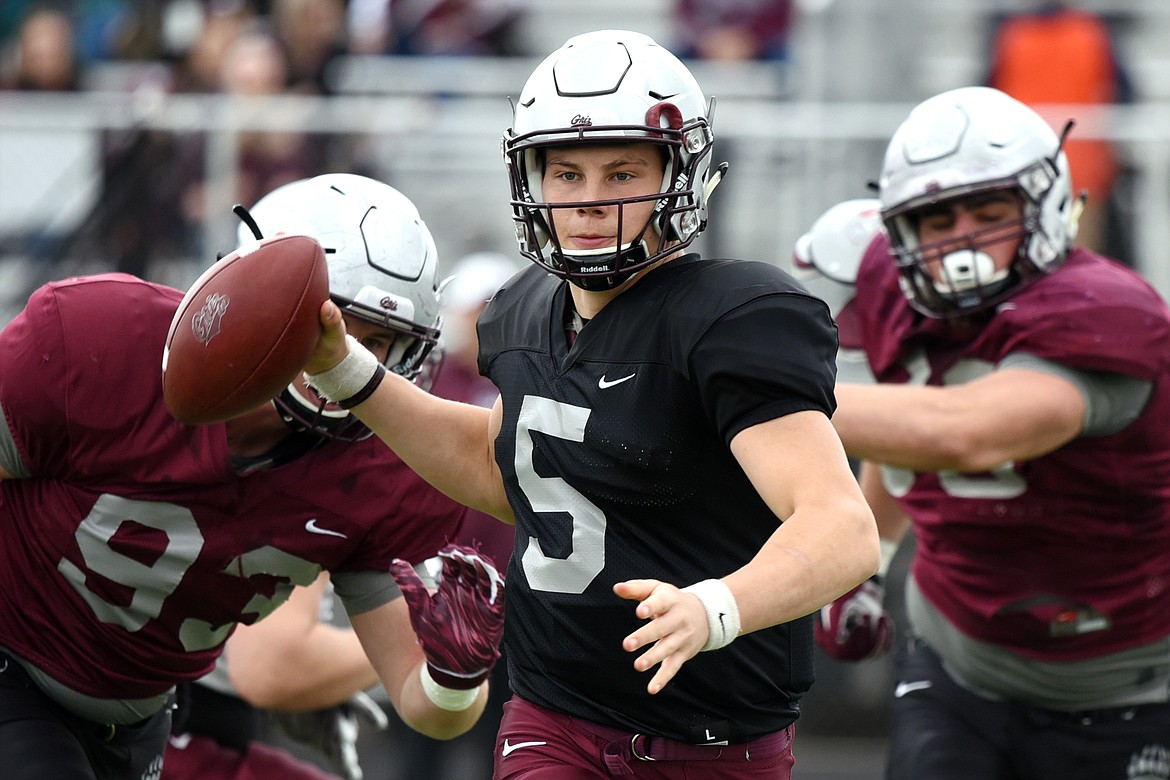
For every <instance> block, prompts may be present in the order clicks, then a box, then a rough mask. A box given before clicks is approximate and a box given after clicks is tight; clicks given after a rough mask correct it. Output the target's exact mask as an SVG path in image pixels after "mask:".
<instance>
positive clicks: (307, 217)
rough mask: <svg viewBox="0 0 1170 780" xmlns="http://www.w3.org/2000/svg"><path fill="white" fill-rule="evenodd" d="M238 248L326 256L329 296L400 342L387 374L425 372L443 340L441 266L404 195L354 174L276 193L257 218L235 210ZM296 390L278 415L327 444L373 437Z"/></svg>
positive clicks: (256, 211)
mask: <svg viewBox="0 0 1170 780" xmlns="http://www.w3.org/2000/svg"><path fill="white" fill-rule="evenodd" d="M236 213H237V214H239V216H240V218H241V220H243V223H244V224H242V225H240V228H239V239H240V243H241V244H242V243H244V242H246V241H251V240H253V239H255V238H261V237H266V236H274V235H276V234H278V233H302V234H305V235H309V236H312V237H313V238H315V239H317V241H318V242H319V243H320V244H321V246H322V247H324V249H325V262H326V265H327V266H328V269H329V297H330V298H331V299H332V300H333V302H334V303H336V304H337V305H338V306H339V307H341V310H342V311H343V312H344V313H345V314H347V315H349V316H352V317H356V318H358V319H361V320H364V321H366V322H370V323H373V324H374V325H377V326H379V327H381V328H386V329H387V330H390V331H393V332H394V333H395V334H396V338H395V339H394V344H393V346H392V347H391V349H390V354H389V356H388V358H387V360H386V364H385V365H386V368H388V369H389V370H391V371H393V372H394V373H396V374H401V375H402V376H405V377H406V378H408V379H412V380H413V379H415V378H416V377H417V376H418V374H419V372H420V371H421V370H422V368H423V365H424V361H425V360H426V358H427V354H428V353H429V352H430V351H431V349H432V348H433V347H434V345H435V342H436V341H438V338H439V329H440V326H441V320H440V309H439V276H438V271H439V259H438V252H437V251H436V249H435V242H434V239H433V238H432V237H431V232H430V230H428V229H427V226H426V224H425V223H424V222H423V220H422V218H421V217H420V216H419V213H418V209H417V208H415V205H414V204H413V203H412V202H411V201H410V200H409V199H408V198H407V197H406V196H405V195H403V194H402V193H400V192H399V191H398V190H396V189H394V188H393V187H391V186H389V185H387V184H383V183H382V182H379V181H375V180H373V179H369V178H366V177H365V176H358V175H355V174H349V173H327V174H323V175H320V176H315V177H313V178H309V179H301V180H299V181H295V182H291V183H289V184H286V185H284V186H282V187H278V188H277V189H275V190H273V191H272V192H270V193H268V194H267V195H265V196H264V197H263V198H261V199H260V201H259V202H258V203H257V204H256V205H255V206H253V207H252V209H251V210H250V211H248V210H246V209H243V208H242V207H237V208H236ZM305 392H306V391H302V390H301V389H299V388H297V387H296V386H289V388H288V389H286V390H285V391H284V392H283V393H281V395H280V396H279V397H278V398H277V399H276V406H277V408H278V409H279V410H280V411H281V413H282V414H284V415H285V416H286V417H287V418H291V421H292V422H293V423H294V424H296V425H299V426H301V427H303V428H306V429H308V430H312V431H315V432H316V433H319V434H321V435H322V436H325V437H327V438H332V439H340V440H344V441H354V440H357V439H361V438H365V437H367V436H369V435H370V432H369V429H367V428H366V427H365V426H364V425H362V424H361V423H360V422H359V421H358V420H357V418H356V417H352V416H351V415H350V413H349V412H348V411H346V410H344V409H340V408H338V407H336V406H335V405H333V404H327V403H326V402H325V401H324V399H322V398H320V397H319V396H317V395H316V393H314V392H313V391H312V390H308V391H307V392H308V393H309V395H308V396H306V394H305Z"/></svg>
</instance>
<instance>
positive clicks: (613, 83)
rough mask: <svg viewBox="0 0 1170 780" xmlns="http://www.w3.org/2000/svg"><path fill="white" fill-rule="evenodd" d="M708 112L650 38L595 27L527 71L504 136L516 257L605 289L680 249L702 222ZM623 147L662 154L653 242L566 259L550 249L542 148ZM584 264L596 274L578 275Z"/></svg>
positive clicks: (680, 68)
mask: <svg viewBox="0 0 1170 780" xmlns="http://www.w3.org/2000/svg"><path fill="white" fill-rule="evenodd" d="M708 113H709V111H708V105H707V101H706V99H705V98H704V96H703V93H702V90H700V89H699V85H698V83H697V82H696V81H695V79H694V77H693V76H692V75H691V73H690V71H689V70H687V68H686V66H685V65H683V63H682V62H681V61H680V60H679V59H678V58H677V57H676V56H674V55H673V54H671V53H670V52H669V51H667V50H666V49H664V48H662V47H661V46H659V45H658V44H657V43H655V42H654V40H653V39H651V38H650V37H648V36H646V35H644V34H642V33H637V32H629V31H625V30H600V31H596V32H591V33H585V34H583V35H578V36H575V37H573V38H570V39H569V40H568V41H566V42H565V44H564V45H563V46H561V48H559V49H557V50H556V51H554V52H553V53H552V54H550V55H549V56H548V57H546V58H545V59H544V61H543V62H541V63H540V65H538V66H537V68H536V70H534V71H533V73H532V75H531V76H530V77H529V79H528V82H527V83H526V84H525V85H524V89H523V90H522V91H521V93H520V97H519V99H518V100H517V101H516V103H515V116H514V119H513V124H512V127H511V128H509V129H508V131H507V132H505V134H504V139H503V149H504V159H505V163H506V165H507V166H508V170H509V180H510V185H511V188H512V207H513V215H514V219H515V220H516V224H517V228H516V230H517V240H518V242H519V244H520V251H521V253H522V254H523V255H524V256H525V257H527V258H529V259H530V260H532V261H533V262H536V263H537V264H539V265H542V266H544V267H545V268H546V269H547V270H549V271H550V272H552V273H554V274H556V275H558V276H562V277H565V278H568V279H570V280H571V281H573V282H574V283H577V284H581V285H582V286H593V287H596V288H603V289H604V288H608V287H613V286H616V284H620V283H621V281H623V280H624V279H625V278H628V277H629V275H630V274H632V273H633V272H634V271H636V270H637V269H638V268H642V267H645V266H647V265H649V264H651V263H653V262H655V261H656V260H658V259H660V258H662V257H664V256H666V255H667V254H670V253H671V252H673V251H676V250H677V249H679V248H681V247H684V246H686V245H687V244H689V243H690V242H691V241H693V240H694V239H695V238H696V237H697V236H698V234H699V233H700V232H701V231H702V230H703V228H705V227H706V224H707V196H708V195H709V194H710V193H709V191H708V188H707V182H708V177H709V172H710V171H709V169H710V164H711V159H710V155H711V151H712V145H713V143H714V135H713V133H712V131H711V122H710V116H709V115H708ZM623 142H651V143H656V144H661V145H662V146H663V148H664V149H665V150H666V152H667V158H668V164H667V165H666V171H665V175H664V176H663V182H662V187H661V188H660V193H661V194H662V196H663V197H661V198H660V199H659V207H658V209H656V210H655V213H654V216H653V217H652V219H651V223H650V224H651V225H653V227H654V228H655V230H656V232H657V234H658V238H659V240H658V245H657V246H656V247H648V246H647V247H643V246H638V247H635V248H633V251H629V250H631V248H630V247H619V248H614V250H613V252H612V253H611V257H609V258H598V257H596V256H592V257H588V258H587V259H583V260H581V261H579V262H578V261H574V258H573V257H572V256H571V255H569V254H568V253H562V252H561V251H560V248H559V247H557V246H556V245H555V236H554V235H553V232H554V231H552V230H550V227H549V225H548V222H547V219H546V217H545V215H546V214H547V213H548V207H547V205H546V204H544V203H543V202H542V201H543V194H542V188H541V176H542V173H543V171H542V165H541V150H542V149H543V148H544V147H548V146H559V145H567V144H612V143H623ZM716 181H717V180H716ZM668 242H671V243H673V245H672V246H670V247H669V248H668V247H667V243H668ZM585 266H589V267H591V268H594V269H596V268H597V267H598V266H604V270H601V271H598V270H593V271H591V272H584V271H582V270H580V269H581V268H582V267H585Z"/></svg>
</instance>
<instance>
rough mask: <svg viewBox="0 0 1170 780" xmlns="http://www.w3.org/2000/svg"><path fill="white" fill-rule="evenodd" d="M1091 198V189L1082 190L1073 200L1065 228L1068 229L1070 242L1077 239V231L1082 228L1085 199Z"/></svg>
mask: <svg viewBox="0 0 1170 780" xmlns="http://www.w3.org/2000/svg"><path fill="white" fill-rule="evenodd" d="M1088 199H1089V191H1088V190H1081V194H1080V195H1078V196H1077V199H1076V200H1074V201H1073V204H1072V208H1071V209H1069V212H1068V223H1067V224H1066V225H1065V230H1067V231H1068V242H1069V244H1072V242H1073V241H1075V240H1076V237H1077V233H1078V232H1079V231H1080V229H1081V214H1083V213H1084V212H1085V201H1087V200H1088Z"/></svg>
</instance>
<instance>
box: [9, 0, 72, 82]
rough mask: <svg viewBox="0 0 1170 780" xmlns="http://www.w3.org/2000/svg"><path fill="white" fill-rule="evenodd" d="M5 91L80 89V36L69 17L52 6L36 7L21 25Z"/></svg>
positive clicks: (60, 9) (63, 11)
mask: <svg viewBox="0 0 1170 780" xmlns="http://www.w3.org/2000/svg"><path fill="white" fill-rule="evenodd" d="M12 59H13V63H12V66H11V73H8V74H5V76H4V77H3V79H2V80H0V83H2V84H3V86H4V88H5V89H17V90H27V91H34V90H36V91H45V92H68V91H73V90H76V89H77V88H78V83H79V71H80V63H79V61H78V58H77V36H76V32H75V30H74V28H73V22H72V20H71V19H70V17H69V14H68V13H67V12H66V11H65V10H64V9H63V8H61V7H58V6H53V5H49V4H42V5H38V6H34V7H33V8H32V9H31V10H30V11H29V12H28V15H27V16H25V17H24V21H23V22H22V23H21V25H20V29H19V31H18V33H17V38H16V46H15V50H14V52H13V57H12Z"/></svg>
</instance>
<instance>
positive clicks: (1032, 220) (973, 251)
mask: <svg viewBox="0 0 1170 780" xmlns="http://www.w3.org/2000/svg"><path fill="white" fill-rule="evenodd" d="M1061 142H1062V139H1061V138H1058V137H1057V135H1056V133H1055V132H1053V130H1052V128H1051V127H1049V126H1048V124H1047V123H1046V122H1045V121H1044V119H1042V118H1041V117H1040V115H1039V114H1037V113H1036V112H1035V111H1033V110H1032V109H1031V108H1029V107H1027V106H1026V105H1024V104H1023V103H1021V102H1019V101H1018V100H1016V99H1014V98H1012V97H1009V96H1008V95H1006V94H1004V93H1003V92H1000V91H999V90H996V89H991V88H989V87H962V88H960V89H953V90H950V91H948V92H943V93H941V94H939V95H936V96H934V97H932V98H930V99H928V100H925V101H923V102H922V103H920V104H919V105H918V106H917V107H915V108H914V110H913V111H911V112H910V115H909V116H908V117H907V118H906V120H905V121H904V122H903V123H902V125H901V126H900V127H899V128H898V129H897V130H896V131H895V132H894V135H893V137H892V138H891V139H890V143H889V146H888V147H887V149H886V155H885V162H884V164H883V167H882V175H881V180H880V182H879V185H880V193H881V204H882V219H883V220H884V221H885V224H886V230H887V232H888V233H889V236H890V243H891V244H892V246H893V252H894V257H895V262H896V263H897V265H898V267H899V269H900V270H901V272H902V287H903V292H904V293H905V294H906V297H907V298H908V299H909V301H910V303H911V305H912V306H914V308H915V309H917V310H919V311H920V312H922V313H923V314H926V315H927V316H930V317H954V316H964V315H967V314H970V313H972V312H975V311H979V310H982V309H987V308H989V307H992V306H995V305H996V304H998V303H1000V302H1002V301H1003V300H1005V299H1006V298H1008V297H1009V296H1011V295H1012V294H1014V293H1015V292H1016V291H1017V290H1018V289H1019V288H1020V287H1021V286H1022V285H1024V284H1027V283H1028V282H1030V281H1032V280H1034V279H1036V278H1038V277H1039V276H1041V275H1043V274H1047V273H1051V272H1052V271H1054V270H1055V269H1056V268H1057V267H1059V266H1060V264H1061V263H1062V262H1064V258H1065V257H1066V256H1067V255H1068V251H1069V249H1070V247H1071V246H1072V242H1073V239H1074V238H1075V237H1076V217H1077V216H1078V214H1079V212H1078V204H1077V202H1076V199H1075V198H1074V196H1073V192H1072V179H1071V177H1070V175H1069V167H1068V160H1067V158H1066V157H1065V154H1064V152H1063V151H1061ZM991 190H1011V191H1013V192H1015V193H1017V194H1018V195H1019V197H1020V200H1021V203H1022V205H1023V218H1022V219H1021V221H1020V224H1019V225H1018V226H1017V227H1016V228H1014V230H1015V231H1016V235H1018V236H1019V237H1020V238H1021V241H1020V248H1019V252H1018V255H1017V257H1016V259H1015V260H1014V261H1013V263H1012V266H1011V267H1010V268H1009V269H1007V271H1006V273H994V272H993V270H994V269H993V264H992V262H991V259H990V258H989V257H988V256H987V254H986V253H985V252H983V251H981V250H980V247H981V246H986V245H988V244H990V243H992V242H993V241H1002V240H1004V239H1005V237H1006V236H1005V235H1004V231H1003V229H1002V228H997V229H996V230H994V231H993V233H994V234H993V235H991V234H986V233H975V234H972V235H971V236H969V246H968V247H967V248H965V249H964V250H962V251H958V252H952V253H951V254H949V255H948V256H947V258H945V259H944V258H942V257H941V256H940V252H939V251H938V247H931V246H921V245H920V244H919V241H918V231H917V221H916V218H915V216H916V212H917V210H918V209H921V208H922V207H924V206H930V205H933V204H937V203H940V202H942V201H946V200H950V199H952V198H958V197H963V196H967V195H971V194H973V193H978V192H987V191H991ZM952 246H953V244H952ZM928 260H931V261H934V262H939V261H940V260H941V261H942V262H943V268H944V274H945V278H944V279H943V280H942V281H935V280H934V279H933V278H932V276H931V275H930V273H929V272H928V270H927V268H926V263H927V261H928Z"/></svg>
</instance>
